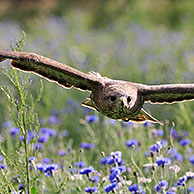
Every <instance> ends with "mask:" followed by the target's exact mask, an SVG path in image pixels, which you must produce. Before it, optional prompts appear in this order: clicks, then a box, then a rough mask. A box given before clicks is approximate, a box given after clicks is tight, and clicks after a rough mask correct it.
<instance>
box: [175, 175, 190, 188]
mask: <svg viewBox="0 0 194 194" xmlns="http://www.w3.org/2000/svg"><path fill="white" fill-rule="evenodd" d="M186 181H187V176H183V177H180V178H179V179H178V181H177V183H176V184H177V186H184V185H185V184H186Z"/></svg>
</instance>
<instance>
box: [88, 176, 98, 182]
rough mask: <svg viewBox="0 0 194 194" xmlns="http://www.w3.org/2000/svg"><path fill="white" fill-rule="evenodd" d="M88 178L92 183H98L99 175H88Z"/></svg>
mask: <svg viewBox="0 0 194 194" xmlns="http://www.w3.org/2000/svg"><path fill="white" fill-rule="evenodd" d="M89 180H90V181H91V182H93V183H98V182H99V181H100V178H99V176H91V177H89Z"/></svg>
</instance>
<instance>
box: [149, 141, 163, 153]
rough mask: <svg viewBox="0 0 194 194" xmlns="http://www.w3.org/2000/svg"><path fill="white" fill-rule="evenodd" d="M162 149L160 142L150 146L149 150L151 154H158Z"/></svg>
mask: <svg viewBox="0 0 194 194" xmlns="http://www.w3.org/2000/svg"><path fill="white" fill-rule="evenodd" d="M161 149H162V144H161V142H160V141H157V142H156V144H153V145H151V146H150V150H151V151H153V152H159V150H161Z"/></svg>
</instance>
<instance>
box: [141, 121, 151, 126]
mask: <svg viewBox="0 0 194 194" xmlns="http://www.w3.org/2000/svg"><path fill="white" fill-rule="evenodd" d="M143 125H144V127H152V126H153V123H152V122H150V121H146V122H144V123H143Z"/></svg>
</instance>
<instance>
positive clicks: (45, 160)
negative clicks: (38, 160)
mask: <svg viewBox="0 0 194 194" xmlns="http://www.w3.org/2000/svg"><path fill="white" fill-rule="evenodd" d="M50 162H51V159H50V158H43V159H42V163H44V164H49V163H50Z"/></svg>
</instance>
